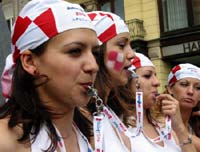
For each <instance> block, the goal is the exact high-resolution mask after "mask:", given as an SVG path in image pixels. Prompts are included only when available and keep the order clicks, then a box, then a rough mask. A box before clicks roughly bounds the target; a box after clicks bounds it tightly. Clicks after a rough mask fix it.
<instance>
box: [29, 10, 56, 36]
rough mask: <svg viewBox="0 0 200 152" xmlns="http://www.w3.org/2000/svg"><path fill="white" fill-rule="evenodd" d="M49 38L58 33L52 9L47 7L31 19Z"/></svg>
mask: <svg viewBox="0 0 200 152" xmlns="http://www.w3.org/2000/svg"><path fill="white" fill-rule="evenodd" d="M47 20H48V22H47ZM33 22H34V23H35V24H36V25H37V26H38V27H39V28H40V29H41V30H42V31H43V32H44V33H45V34H46V35H47V36H48V37H49V38H51V37H53V36H54V35H56V34H57V33H58V30H57V28H56V22H55V18H54V15H53V12H52V10H51V9H50V8H49V9H48V10H46V11H45V12H43V13H42V14H40V16H38V17H37V18H36V19H35V20H34V21H33Z"/></svg>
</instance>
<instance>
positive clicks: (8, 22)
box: [6, 18, 13, 31]
mask: <svg viewBox="0 0 200 152" xmlns="http://www.w3.org/2000/svg"><path fill="white" fill-rule="evenodd" d="M6 22H7V25H8V29H9V30H10V31H11V29H12V26H13V18H9V19H7V20H6Z"/></svg>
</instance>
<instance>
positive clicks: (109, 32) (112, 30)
mask: <svg viewBox="0 0 200 152" xmlns="http://www.w3.org/2000/svg"><path fill="white" fill-rule="evenodd" d="M116 35H117V32H116V26H115V24H113V25H111V26H110V27H109V28H107V29H106V30H105V31H104V32H103V33H101V34H100V35H99V36H98V38H99V40H100V41H101V42H102V43H104V42H106V41H107V40H109V39H110V38H112V37H114V36H116Z"/></svg>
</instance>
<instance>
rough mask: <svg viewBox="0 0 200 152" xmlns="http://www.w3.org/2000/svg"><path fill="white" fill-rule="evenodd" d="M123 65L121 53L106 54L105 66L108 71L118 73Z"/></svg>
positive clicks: (111, 52)
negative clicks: (111, 70)
mask: <svg viewBox="0 0 200 152" xmlns="http://www.w3.org/2000/svg"><path fill="white" fill-rule="evenodd" d="M123 63H124V55H123V53H120V52H117V51H110V52H109V53H108V61H107V62H106V66H107V67H108V68H109V69H113V70H115V71H120V70H122V68H123Z"/></svg>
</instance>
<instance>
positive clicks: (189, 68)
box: [168, 63, 200, 86]
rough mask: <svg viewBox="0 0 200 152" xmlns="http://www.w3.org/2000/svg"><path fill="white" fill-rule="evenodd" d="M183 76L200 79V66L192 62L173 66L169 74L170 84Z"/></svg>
mask: <svg viewBox="0 0 200 152" xmlns="http://www.w3.org/2000/svg"><path fill="white" fill-rule="evenodd" d="M183 78H196V79H198V80H200V68H199V67H197V66H195V65H192V64H190V63H184V64H179V65H177V66H175V67H173V68H172V70H171V72H170V73H169V75H168V85H169V86H171V85H172V84H174V83H175V82H176V81H178V80H180V79H183Z"/></svg>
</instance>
